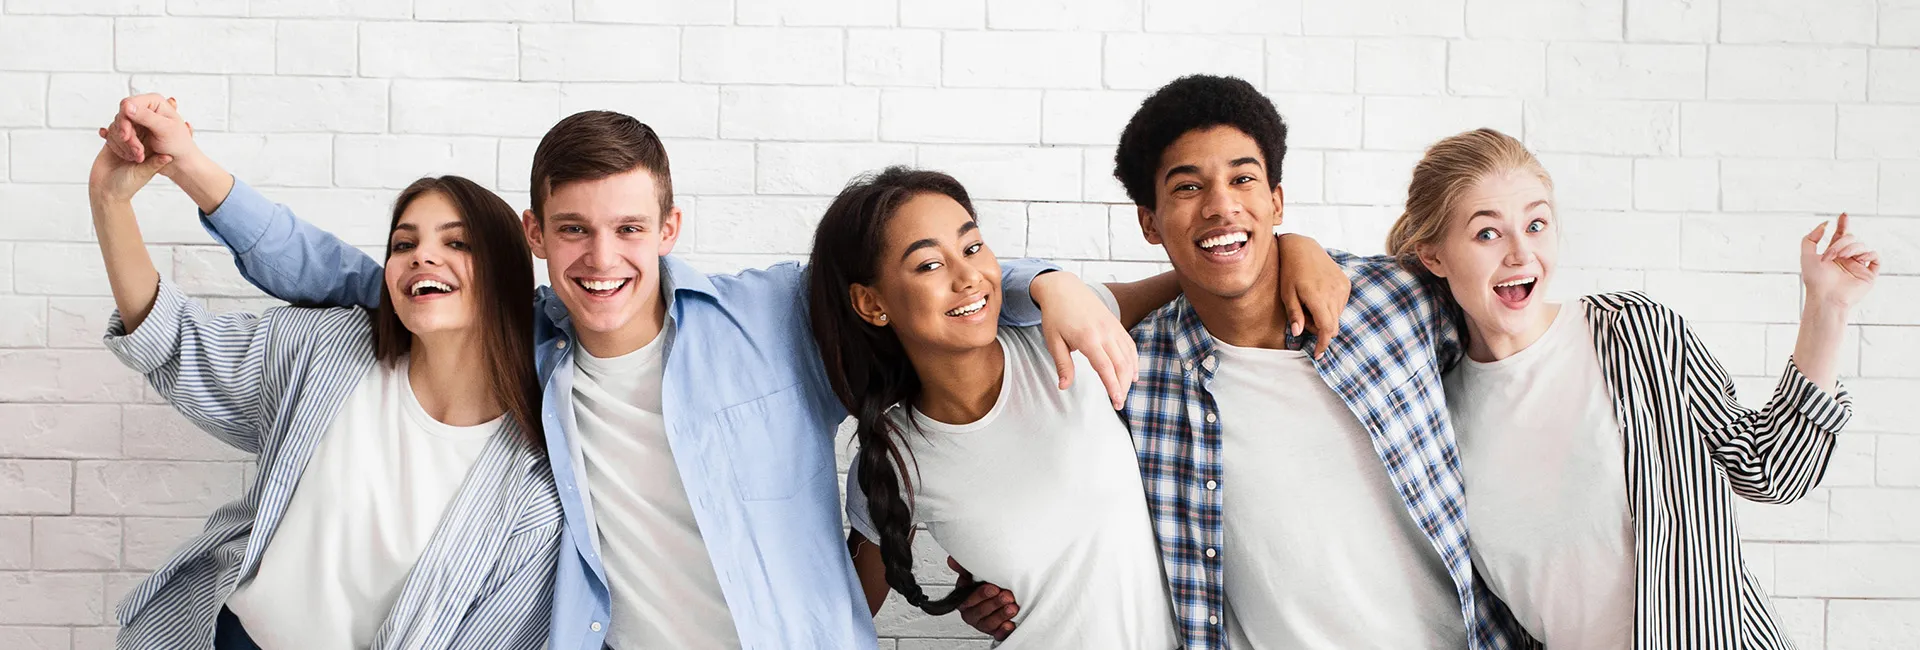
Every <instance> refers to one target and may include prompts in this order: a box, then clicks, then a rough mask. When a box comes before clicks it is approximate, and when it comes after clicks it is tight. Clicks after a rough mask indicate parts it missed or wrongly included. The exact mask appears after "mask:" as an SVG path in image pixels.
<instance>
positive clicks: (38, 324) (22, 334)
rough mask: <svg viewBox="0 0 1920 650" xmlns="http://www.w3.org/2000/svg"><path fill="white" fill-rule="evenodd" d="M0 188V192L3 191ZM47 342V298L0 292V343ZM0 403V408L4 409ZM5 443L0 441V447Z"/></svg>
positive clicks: (38, 344) (34, 344)
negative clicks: (10, 294)
mask: <svg viewBox="0 0 1920 650" xmlns="http://www.w3.org/2000/svg"><path fill="white" fill-rule="evenodd" d="M4 191H5V189H4V188H0V192H4ZM46 344H47V299H46V298H40V297H34V296H9V295H5V294H0V345H4V346H7V347H21V348H29V347H32V348H37V347H41V346H44V345H46ZM5 408H6V406H5V405H0V409H5ZM4 447H5V443H4V442H0V448H4Z"/></svg>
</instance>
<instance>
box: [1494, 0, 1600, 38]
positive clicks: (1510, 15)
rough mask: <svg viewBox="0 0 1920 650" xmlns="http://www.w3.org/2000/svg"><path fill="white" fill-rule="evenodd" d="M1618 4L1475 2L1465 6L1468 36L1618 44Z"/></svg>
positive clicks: (1573, 0)
mask: <svg viewBox="0 0 1920 650" xmlns="http://www.w3.org/2000/svg"><path fill="white" fill-rule="evenodd" d="M1624 13H1625V12H1624V11H1623V10H1622V8H1621V0H1563V1H1560V2H1533V1H1532V0H1474V1H1473V2H1469V3H1467V35H1468V36H1471V37H1473V38H1527V39H1544V40H1549V41H1568V40H1572V41H1617V40H1620V34H1621V31H1622V26H1621V20H1622V19H1623V14H1624Z"/></svg>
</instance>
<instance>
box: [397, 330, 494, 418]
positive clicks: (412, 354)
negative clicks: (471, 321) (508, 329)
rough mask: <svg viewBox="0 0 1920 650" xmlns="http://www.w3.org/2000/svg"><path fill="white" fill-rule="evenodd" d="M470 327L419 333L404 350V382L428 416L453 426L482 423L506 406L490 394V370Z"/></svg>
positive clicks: (491, 386) (479, 343)
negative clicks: (457, 330) (435, 332)
mask: <svg viewBox="0 0 1920 650" xmlns="http://www.w3.org/2000/svg"><path fill="white" fill-rule="evenodd" d="M481 345H482V344H481V341H480V337H479V336H477V335H475V333H474V332H473V331H472V330H467V331H462V332H447V333H439V334H429V335H426V336H421V335H418V334H415V335H414V337H413V344H412V349H411V350H410V351H409V352H408V353H407V381H408V383H410V384H412V385H413V398H414V399H415V400H418V401H419V402H420V408H422V409H425V410H426V411H427V415H428V416H430V417H432V418H433V419H434V420H437V421H439V422H441V423H443V424H450V425H453V426H456V427H466V426H473V425H476V424H484V423H486V422H490V421H492V420H493V419H494V418H497V417H500V414H501V413H503V412H505V411H506V408H505V407H504V406H502V405H501V404H500V403H499V400H496V399H494V396H493V382H492V376H493V375H492V373H491V372H490V371H489V369H488V368H487V367H486V362H485V357H483V356H482V355H479V354H474V351H476V350H479V349H481Z"/></svg>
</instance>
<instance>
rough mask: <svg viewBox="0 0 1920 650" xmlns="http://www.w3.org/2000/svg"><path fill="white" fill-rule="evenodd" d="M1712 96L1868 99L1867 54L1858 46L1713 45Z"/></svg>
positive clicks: (1709, 81) (1709, 91)
mask: <svg viewBox="0 0 1920 650" xmlns="http://www.w3.org/2000/svg"><path fill="white" fill-rule="evenodd" d="M1708 62H1709V65H1708V73H1707V96H1708V97H1709V98H1712V99H1760V100H1790V101H1830V102H1849V101H1851V102H1858V101H1864V100H1866V98H1867V53H1866V51H1865V50H1859V49H1840V48H1810V47H1793V46H1772V45H1720V46H1715V47H1714V48H1713V51H1712V53H1711V56H1710V57H1709V59H1708Z"/></svg>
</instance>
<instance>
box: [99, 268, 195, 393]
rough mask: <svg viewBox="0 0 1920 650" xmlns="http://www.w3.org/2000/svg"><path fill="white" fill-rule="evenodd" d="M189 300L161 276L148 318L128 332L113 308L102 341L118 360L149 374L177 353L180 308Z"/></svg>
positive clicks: (135, 369) (117, 311) (139, 371)
mask: <svg viewBox="0 0 1920 650" xmlns="http://www.w3.org/2000/svg"><path fill="white" fill-rule="evenodd" d="M188 300H190V299H189V298H187V295H186V294H185V293H181V291H180V288H179V287H176V286H174V285H173V283H172V282H168V281H166V280H165V279H162V280H160V291H159V293H158V294H156V295H155V296H154V299H153V308H152V309H149V310H147V318H146V320H144V321H141V322H140V327H139V328H138V329H135V330H134V331H133V332H132V333H128V332H127V325H126V321H124V320H122V319H121V317H120V310H118V309H115V310H113V313H112V314H109V315H108V316H107V334H106V336H105V337H103V338H102V341H103V342H104V343H105V344H106V347H107V349H108V350H111V351H112V352H113V354H114V356H117V357H120V363H123V364H126V366H127V367H128V368H132V369H134V371H135V372H138V373H140V374H142V375H146V374H152V373H153V372H154V371H156V370H159V369H160V367H161V366H164V365H166V364H167V363H169V362H171V361H173V359H174V357H175V356H176V355H175V354H174V352H175V351H176V350H178V349H179V347H180V311H181V308H182V307H183V306H184V303H186V301H188Z"/></svg>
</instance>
